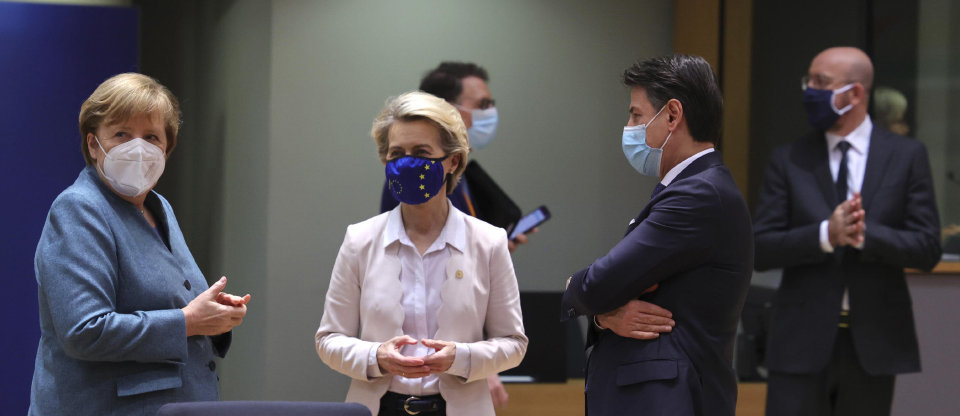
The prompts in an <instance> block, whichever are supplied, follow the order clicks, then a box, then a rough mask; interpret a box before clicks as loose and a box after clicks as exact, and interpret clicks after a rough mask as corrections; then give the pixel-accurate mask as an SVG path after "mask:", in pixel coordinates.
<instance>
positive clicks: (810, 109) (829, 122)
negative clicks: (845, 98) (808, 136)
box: [803, 84, 854, 131]
mask: <svg viewBox="0 0 960 416" xmlns="http://www.w3.org/2000/svg"><path fill="white" fill-rule="evenodd" d="M853 85H854V84H847V85H845V86H843V87H841V88H839V89H835V90H818V89H816V88H810V87H807V89H805V90H803V108H804V109H806V110H807V122H808V123H810V125H811V126H813V127H814V128H816V129H817V130H820V131H827V130H829V129H830V128H831V127H833V126H834V125H835V124H837V120H839V119H840V116H842V115H844V114H846V113H847V111H850V109H851V108H853V104H850V105H847V106H846V107H843V108H837V105H836V104H835V102H836V100H837V95H839V94H843V93H845V92H847V91H849V90H850V89H851V88H853Z"/></svg>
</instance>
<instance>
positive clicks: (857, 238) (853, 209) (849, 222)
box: [827, 192, 867, 248]
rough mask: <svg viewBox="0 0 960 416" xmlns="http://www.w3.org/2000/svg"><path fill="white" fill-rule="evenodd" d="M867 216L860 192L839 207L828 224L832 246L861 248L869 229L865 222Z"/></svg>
mask: <svg viewBox="0 0 960 416" xmlns="http://www.w3.org/2000/svg"><path fill="white" fill-rule="evenodd" d="M866 214H867V213H866V211H864V210H863V198H862V197H861V196H860V193H859V192H855V193H854V194H853V198H850V199H848V200H846V201H844V202H843V203H842V204H840V205H837V208H836V209H834V210H833V214H832V215H830V219H829V220H828V224H827V233H828V235H829V238H830V245H831V246H833V247H834V248H837V247H843V246H851V247H861V244H863V241H864V231H866V229H867V225H866V223H865V222H864V218H865V217H866Z"/></svg>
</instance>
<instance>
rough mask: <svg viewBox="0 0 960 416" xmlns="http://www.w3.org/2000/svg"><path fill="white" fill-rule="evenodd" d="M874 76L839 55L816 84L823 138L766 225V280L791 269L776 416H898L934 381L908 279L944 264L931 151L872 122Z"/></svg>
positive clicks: (810, 86)
mask: <svg viewBox="0 0 960 416" xmlns="http://www.w3.org/2000/svg"><path fill="white" fill-rule="evenodd" d="M873 79H874V69H873V63H872V62H871V61H870V58H869V57H868V56H867V55H866V54H865V53H864V52H863V51H861V50H860V49H857V48H852V47H835V48H829V49H827V50H825V51H823V52H821V53H820V54H818V55H817V56H816V57H815V58H814V59H813V61H812V62H811V63H810V67H809V69H808V72H807V75H806V76H804V77H803V78H802V81H801V87H802V90H803V92H804V94H803V104H804V107H805V109H806V115H807V122H808V123H809V124H810V125H811V126H812V127H813V128H814V129H815V131H814V132H813V133H811V134H808V135H806V136H804V137H803V138H801V139H799V140H797V141H796V142H795V143H793V144H789V145H786V146H783V147H780V148H778V149H777V150H775V151H774V153H773V155H772V156H771V157H770V163H769V167H768V168H767V172H766V174H765V176H764V180H763V187H762V188H761V192H760V202H759V204H758V206H757V211H756V214H755V216H754V233H755V236H756V242H757V246H756V247H757V255H756V268H757V270H761V271H762V270H769V269H772V268H783V269H784V272H783V281H782V283H781V284H780V289H779V291H778V293H777V294H776V296H775V299H774V309H773V316H772V322H771V329H770V335H769V344H768V347H767V357H766V358H767V368H768V369H769V370H770V376H769V383H768V393H767V415H770V416H781V415H797V416H800V415H810V416H813V415H824V414H842V415H888V414H890V407H891V404H892V402H893V392H894V382H895V376H896V375H897V374H904V373H913V372H918V371H920V351H919V346H918V341H917V331H916V329H915V323H914V319H913V308H912V307H911V304H910V303H911V302H910V293H909V291H908V289H907V281H906V276H905V274H904V268H908V267H909V268H917V269H923V270H930V269H932V268H933V267H934V266H936V265H937V263H938V262H939V261H940V223H939V215H938V214H937V206H936V198H935V197H934V190H933V178H932V177H931V174H930V162H929V158H928V156H927V149H926V147H925V146H924V145H923V143H920V142H919V141H916V140H912V139H908V138H906V137H903V136H900V135H897V134H895V133H891V132H890V131H887V130H886V129H884V128H882V127H880V126H875V125H874V124H873V123H872V121H871V117H870V116H869V115H868V114H867V106H868V103H869V100H870V88H871V86H872V85H873Z"/></svg>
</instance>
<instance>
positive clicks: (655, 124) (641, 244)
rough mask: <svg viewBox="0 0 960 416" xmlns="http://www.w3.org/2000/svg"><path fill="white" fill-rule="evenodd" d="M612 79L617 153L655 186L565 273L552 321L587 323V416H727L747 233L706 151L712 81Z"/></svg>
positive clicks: (717, 103)
mask: <svg viewBox="0 0 960 416" xmlns="http://www.w3.org/2000/svg"><path fill="white" fill-rule="evenodd" d="M623 79H624V84H626V85H627V86H628V87H630V88H631V95H630V119H629V121H628V124H627V127H626V128H624V136H623V143H622V144H623V149H624V154H625V155H626V156H627V159H628V160H629V161H630V163H631V164H632V165H633V166H634V168H636V169H637V170H638V171H640V172H641V173H644V174H647V175H651V176H657V177H659V178H660V179H661V181H660V184H659V185H657V187H656V189H655V190H654V193H653V195H652V197H651V199H650V202H649V203H648V204H647V206H646V207H644V208H643V210H642V211H641V212H640V215H639V216H638V217H637V218H636V219H634V220H633V221H631V223H630V226H629V227H628V228H627V234H626V236H625V237H624V238H623V240H621V241H620V243H618V244H617V245H616V246H615V247H614V248H613V249H612V250H610V252H609V253H608V254H607V255H605V256H603V257H601V258H599V259H597V261H596V262H594V263H593V264H592V265H590V267H587V268H586V269H583V270H581V271H579V272H577V273H575V274H574V275H573V276H572V277H571V278H570V279H569V280H568V286H567V290H566V292H565V293H564V295H563V302H562V313H561V315H562V318H561V319H563V320H566V319H570V318H574V317H577V316H579V315H592V317H591V321H592V324H591V332H590V333H589V334H588V341H587V342H588V346H589V345H593V351H592V352H591V355H590V358H589V361H588V365H587V380H586V391H585V394H586V404H587V414H588V415H591V416H595V415H617V416H620V415H625V414H643V415H729V416H733V415H734V412H735V407H736V400H737V381H736V375H735V374H734V370H733V367H732V361H733V341H734V337H735V335H736V332H737V320H738V318H739V316H740V310H741V308H742V307H743V302H744V299H745V298H746V293H747V286H748V284H749V282H750V276H751V273H752V270H753V232H752V229H751V221H750V215H749V211H748V209H747V206H746V204H745V203H744V201H743V197H742V196H741V194H740V191H739V190H738V189H737V186H736V184H735V183H734V181H733V177H732V176H731V174H730V171H729V170H728V169H727V168H726V166H724V164H723V160H722V158H721V156H720V153H719V152H717V151H715V150H714V146H715V145H716V143H717V140H718V139H719V137H720V120H721V117H722V113H723V99H722V97H721V94H720V89H719V87H718V86H717V80H716V75H715V74H714V72H713V68H711V67H710V65H709V64H708V63H707V62H706V61H704V60H703V58H700V57H697V56H687V55H671V56H666V57H660V58H653V59H647V60H641V61H639V62H637V63H635V64H634V65H633V66H631V67H630V68H629V69H627V70H626V71H625V72H624V76H623ZM661 152H662V153H661ZM653 288H656V290H655V291H651V290H652V289H653ZM638 297H639V298H640V299H639V300H638V299H637V298H638ZM660 308H665V309H666V310H669V311H672V316H674V317H676V322H674V321H672V320H670V319H666V318H659V319H661V320H658V319H657V317H656V316H655V315H658V314H659V315H666V316H671V315H670V313H669V312H666V311H664V310H663V309H660ZM644 310H645V311H647V313H640V312H642V311H644ZM673 324H675V327H673V329H672V330H671V329H670V327H671V326H672V325H673ZM657 333H660V334H657Z"/></svg>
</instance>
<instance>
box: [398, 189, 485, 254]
mask: <svg viewBox="0 0 960 416" xmlns="http://www.w3.org/2000/svg"><path fill="white" fill-rule="evenodd" d="M447 207H448V208H449V209H450V211H449V213H448V214H447V222H446V223H445V224H443V230H442V231H440V236H439V237H437V241H434V243H433V244H432V245H431V246H430V248H429V249H427V252H428V253H429V252H431V251H435V250H439V249H440V248H442V247H444V246H445V245H447V244H449V245H450V246H452V247H453V248H455V249H457V250H458V251H460V252H461V253H462V252H463V251H464V249H465V248H466V246H467V235H466V220H465V219H464V218H463V213H462V212H460V210H458V209H456V208H455V207H454V206H453V204H451V203H450V200H449V199H447ZM395 241H400V242H401V243H402V244H406V245H410V246H412V245H413V243H412V242H411V241H410V237H407V231H406V230H405V229H404V228H403V215H402V214H401V213H400V205H397V207H396V208H394V209H393V210H392V211H390V213H389V214H387V227H386V230H384V233H383V246H384V247H387V246H389V245H390V244H392V243H393V242H395Z"/></svg>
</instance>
